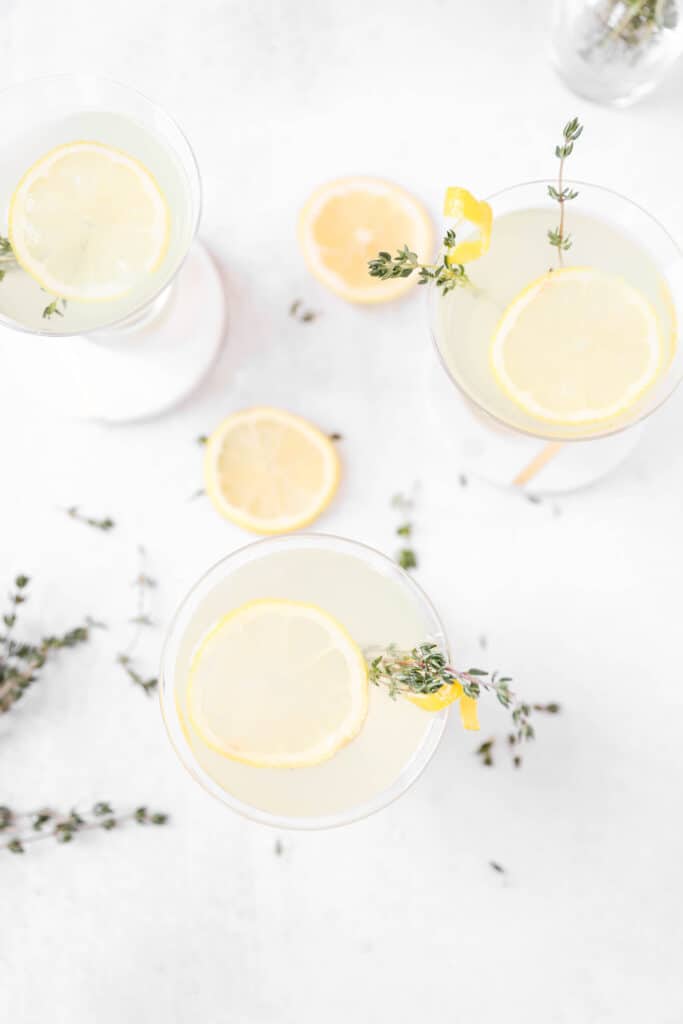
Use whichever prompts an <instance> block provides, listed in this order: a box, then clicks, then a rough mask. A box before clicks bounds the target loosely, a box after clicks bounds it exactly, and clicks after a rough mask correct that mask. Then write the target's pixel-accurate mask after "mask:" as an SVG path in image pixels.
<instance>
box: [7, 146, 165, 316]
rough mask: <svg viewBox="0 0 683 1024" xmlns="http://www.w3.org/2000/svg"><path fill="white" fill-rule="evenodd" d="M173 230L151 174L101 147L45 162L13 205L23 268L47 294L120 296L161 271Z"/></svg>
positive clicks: (12, 234)
mask: <svg viewBox="0 0 683 1024" xmlns="http://www.w3.org/2000/svg"><path fill="white" fill-rule="evenodd" d="M169 226H170V214H169V210H168V206H167V203H166V199H165V198H164V195H163V193H162V192H161V190H160V188H159V186H158V184H157V182H156V180H155V179H154V177H153V176H152V174H151V173H150V172H149V171H148V170H147V168H146V167H145V166H144V165H143V164H141V163H140V162H139V160H136V159H135V158H134V157H132V156H129V155H128V154H127V153H123V152H121V151H120V150H118V149H114V148H113V147H112V146H107V145H105V144H104V143H101V142H69V143H67V144H66V145H64V146H58V147H57V148H56V149H53V150H51V151H50V152H49V153H47V154H46V155H45V156H43V157H41V159H40V160H38V161H37V162H36V163H35V164H33V166H32V167H31V168H29V170H28V171H27V172H26V174H25V175H24V177H23V178H22V179H21V181H20V182H19V184H18V186H17V188H16V190H15V192H14V194H13V196H12V198H11V200H10V207H9V239H10V242H11V244H12V249H13V251H14V255H15V256H16V258H17V261H18V262H19V265H20V266H21V267H22V268H23V269H24V270H25V271H26V272H27V273H28V274H30V275H31V277H33V278H35V280H36V281H37V282H38V284H40V285H41V287H42V288H44V289H45V290H46V291H47V292H50V293H51V294H53V295H59V296H60V297H62V298H65V299H73V300H77V301H80V302H107V301H110V300H112V299H116V298H120V297H121V296H122V295H125V294H126V293H127V292H129V291H131V289H132V288H134V287H135V285H136V284H138V283H139V281H140V279H141V277H142V276H143V275H146V274H150V273H153V272H154V271H155V270H156V269H158V267H159V265H160V264H161V262H162V260H163V258H164V256H165V254H166V250H167V248H168V240H169Z"/></svg>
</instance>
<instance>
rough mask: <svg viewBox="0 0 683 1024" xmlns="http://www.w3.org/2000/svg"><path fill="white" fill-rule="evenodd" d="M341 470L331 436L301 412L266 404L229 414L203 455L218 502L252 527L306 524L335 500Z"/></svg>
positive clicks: (280, 529)
mask: <svg viewBox="0 0 683 1024" xmlns="http://www.w3.org/2000/svg"><path fill="white" fill-rule="evenodd" d="M339 472H340V470H339V457H338V456H337V453H336V451H335V449H334V445H333V443H332V442H331V441H330V439H329V437H327V436H326V435H325V434H323V433H322V431H320V430H318V428H317V427H314V426H313V424H312V423H309V422H308V421H307V420H305V419H302V418H301V417H300V416H294V415H293V414H292V413H289V412H285V411H284V410H282V409H271V408H265V407H264V408H256V409H245V410H243V411H242V412H238V413H234V414H233V415H232V416H228V418H227V419H226V420H224V421H223V422H222V423H221V424H220V426H219V427H217V428H216V430H214V432H213V434H212V435H211V437H210V438H209V440H208V443H207V446H206V454H205V457H204V480H205V484H206V491H207V494H208V495H209V497H210V498H211V501H212V502H213V504H214V506H215V507H216V509H217V510H218V511H219V512H220V513H221V515H223V516H225V517H226V519H231V520H232V521H233V522H234V523H237V525H238V526H243V527H244V528H245V529H247V530H252V531H253V532H254V533H286V532H287V531H289V530H298V529H299V528H300V527H302V526H307V525H308V524H309V523H311V522H312V521H313V520H314V519H316V518H317V517H318V516H319V515H320V514H321V513H322V512H323V510H324V509H325V508H327V506H328V505H329V503H330V502H331V501H332V498H333V497H334V494H335V491H336V490H337V485H338V483H339Z"/></svg>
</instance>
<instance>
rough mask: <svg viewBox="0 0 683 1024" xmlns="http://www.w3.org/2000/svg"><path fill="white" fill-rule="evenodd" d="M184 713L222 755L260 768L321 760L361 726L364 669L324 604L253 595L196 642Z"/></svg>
mask: <svg viewBox="0 0 683 1024" xmlns="http://www.w3.org/2000/svg"><path fill="white" fill-rule="evenodd" d="M188 709H189V714H190V720H191V723H192V727H193V729H194V730H195V732H196V733H197V734H198V736H199V737H200V738H201V739H202V741H203V742H204V743H205V744H206V745H207V746H208V747H210V748H211V749H212V750H215V751H216V752H217V753H219V754H221V755H223V756H224V757H228V758H230V759H232V760H235V761H241V762H243V763H245V764H250V765H253V766H256V767H260V768H303V767H307V766H310V765H315V764H320V763H321V762H322V761H326V760H328V759H329V758H330V757H333V756H334V754H336V753H337V752H338V751H339V750H340V749H341V748H342V747H344V746H345V745H346V744H347V743H349V742H350V741H351V740H352V739H353V738H354V737H355V736H357V734H358V733H359V732H360V730H361V728H362V727H363V723H364V722H365V718H366V715H367V712H368V677H367V665H366V662H365V659H364V658H363V654H362V652H361V651H360V649H359V648H358V646H357V645H356V644H355V642H354V641H353V639H352V638H351V636H350V635H349V634H348V633H347V631H346V630H345V629H344V627H343V626H342V625H341V624H340V623H339V622H337V621H336V619H334V618H333V617H332V616H331V615H329V614H328V613H327V612H326V611H324V610H323V609H321V608H318V607H316V606H315V605H310V604H303V603H299V602H297V601H287V600H276V599H272V600H271V599H264V600H257V601H251V602H249V603H248V604H246V605H243V606H242V607H241V608H238V609H236V610H235V611H233V612H230V613H229V614H228V615H226V616H225V617H224V618H223V619H221V620H220V621H219V622H218V623H217V624H216V625H215V626H214V627H213V629H211V630H210V631H209V632H208V634H207V635H206V636H205V637H204V639H203V640H202V642H201V643H200V645H199V647H198V649H197V651H196V653H195V655H194V658H193V660H192V664H191V666H190V675H189V681H188Z"/></svg>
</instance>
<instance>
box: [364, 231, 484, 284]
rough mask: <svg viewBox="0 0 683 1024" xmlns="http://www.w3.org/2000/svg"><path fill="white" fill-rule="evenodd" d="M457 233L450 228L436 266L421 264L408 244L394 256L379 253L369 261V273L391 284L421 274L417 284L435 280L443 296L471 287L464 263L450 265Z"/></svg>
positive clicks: (434, 264)
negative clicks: (462, 287) (449, 259)
mask: <svg viewBox="0 0 683 1024" xmlns="http://www.w3.org/2000/svg"><path fill="white" fill-rule="evenodd" d="M455 244H456V236H455V231H453V230H452V228H449V229H448V231H446V234H445V235H444V237H443V242H442V251H441V257H440V259H439V260H438V261H437V262H436V263H420V262H419V260H418V256H417V253H416V252H412V251H411V250H410V249H409V248H408V246H407V245H404V246H403V248H402V249H398V250H397V252H396V255H395V256H392V255H391V253H389V252H379V253H377V256H376V257H375V258H374V259H372V260H369V262H368V273H369V274H370V277H377V278H379V279H380V281H389V280H391V279H392V278H395V277H410V275H411V274H412V273H414V272H415V271H417V272H418V284H427V283H428V282H429V281H433V282H434V284H435V285H436V286H437V288H439V289H440V291H441V292H442V294H443V295H447V294H448V292H451V291H453V289H454V288H457V287H459V286H460V285H465V284H469V283H470V282H469V278H468V276H467V274H466V272H465V267H464V266H463V264H462V263H449V262H448V254H449V252H450V251H451V250H452V249H454V248H455Z"/></svg>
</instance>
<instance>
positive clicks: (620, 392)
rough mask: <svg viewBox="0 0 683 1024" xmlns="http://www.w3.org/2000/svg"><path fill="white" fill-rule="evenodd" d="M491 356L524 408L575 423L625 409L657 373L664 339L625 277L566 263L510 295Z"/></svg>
mask: <svg viewBox="0 0 683 1024" xmlns="http://www.w3.org/2000/svg"><path fill="white" fill-rule="evenodd" d="M490 357H491V365H492V370H493V373H494V375H495V378H496V380H497V382H498V384H499V386H500V387H501V388H502V390H503V391H504V392H505V393H506V395H507V396H508V397H509V398H510V400H511V401H512V402H514V403H515V404H516V405H517V406H519V407H520V408H522V409H523V410H524V411H525V412H526V413H528V414H529V415H531V416H533V417H535V418H536V419H539V420H546V421H549V422H553V423H558V424H576V425H580V424H590V423H595V422H600V421H605V420H609V419H612V418H615V417H618V416H620V415H623V414H624V413H626V412H627V411H628V410H629V408H630V407H631V406H632V405H633V404H634V403H635V402H636V401H637V400H638V399H639V398H640V396H641V395H642V394H643V392H644V391H646V390H647V388H649V387H650V386H651V385H652V384H653V383H654V381H655V380H656V378H657V376H658V375H659V372H660V370H661V368H662V366H663V363H664V343H663V338H662V331H661V328H660V323H659V318H658V316H657V313H656V311H655V309H654V307H653V306H652V305H651V304H650V302H649V301H648V300H647V298H646V297H645V296H644V295H643V294H642V293H641V292H640V291H638V290H637V289H636V288H634V287H633V286H632V285H631V284H629V283H628V281H625V280H624V279H623V278H621V277H618V276H617V275H615V274H608V273H605V272H604V271H600V270H597V269H595V268H592V267H568V268H566V269H561V270H554V271H551V272H549V273H546V274H544V275H543V276H542V277H540V278H538V279H537V280H536V281H533V282H532V283H531V284H530V285H528V286H527V288H525V289H524V291H523V292H521V294H520V295H518V296H517V297H516V298H515V299H514V300H513V301H512V303H510V305H509V306H508V308H507V309H506V310H505V312H504V314H503V316H502V318H501V320H500V323H499V324H498V327H497V330H496V332H495V334H494V337H493V341H492V345H491V353H490Z"/></svg>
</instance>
